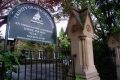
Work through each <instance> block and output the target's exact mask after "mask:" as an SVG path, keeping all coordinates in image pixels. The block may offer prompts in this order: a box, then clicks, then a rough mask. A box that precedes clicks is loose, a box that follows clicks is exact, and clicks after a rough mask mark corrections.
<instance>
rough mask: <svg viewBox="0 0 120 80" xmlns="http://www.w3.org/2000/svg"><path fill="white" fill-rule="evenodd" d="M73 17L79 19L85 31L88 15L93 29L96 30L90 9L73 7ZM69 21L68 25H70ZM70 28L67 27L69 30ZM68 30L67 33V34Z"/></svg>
mask: <svg viewBox="0 0 120 80" xmlns="http://www.w3.org/2000/svg"><path fill="white" fill-rule="evenodd" d="M71 15H74V17H75V18H76V19H77V21H78V23H79V25H80V27H81V28H82V29H84V26H85V22H86V18H87V15H88V16H89V18H90V22H91V24H92V27H93V28H94V26H93V22H92V19H91V15H90V11H89V8H84V9H78V8H75V7H71ZM69 21H70V20H69ZM69 21H68V24H69ZM68 27H69V26H67V29H68ZM67 29H66V33H67Z"/></svg>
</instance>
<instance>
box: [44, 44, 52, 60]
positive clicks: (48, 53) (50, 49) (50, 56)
mask: <svg viewBox="0 0 120 80" xmlns="http://www.w3.org/2000/svg"><path fill="white" fill-rule="evenodd" d="M44 50H45V52H46V53H47V58H48V59H50V58H52V57H53V53H54V46H53V45H50V44H49V45H46V46H44Z"/></svg>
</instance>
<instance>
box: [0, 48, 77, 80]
mask: <svg viewBox="0 0 120 80" xmlns="http://www.w3.org/2000/svg"><path fill="white" fill-rule="evenodd" d="M23 52H24V53H23V54H24V55H22V58H20V64H19V65H14V67H15V68H16V72H13V71H8V72H7V74H6V75H5V76H7V77H10V79H11V80H75V70H74V58H73V57H70V56H68V55H64V56H62V57H60V56H58V55H57V56H56V53H55V55H53V57H51V58H46V52H45V51H39V52H38V54H37V53H36V54H35V51H27V50H25V51H23ZM3 67H4V65H3ZM2 76H4V75H2ZM3 78H4V77H3ZM3 78H2V79H1V80H4V79H3Z"/></svg>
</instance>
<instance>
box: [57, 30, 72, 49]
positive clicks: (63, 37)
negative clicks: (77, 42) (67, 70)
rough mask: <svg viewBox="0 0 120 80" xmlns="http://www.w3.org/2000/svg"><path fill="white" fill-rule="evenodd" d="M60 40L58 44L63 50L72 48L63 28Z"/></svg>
mask: <svg viewBox="0 0 120 80" xmlns="http://www.w3.org/2000/svg"><path fill="white" fill-rule="evenodd" d="M58 39H59V43H58V44H59V45H60V47H61V48H68V47H69V46H70V42H69V41H68V37H67V35H65V32H64V30H63V28H61V31H60V35H59V37H58Z"/></svg>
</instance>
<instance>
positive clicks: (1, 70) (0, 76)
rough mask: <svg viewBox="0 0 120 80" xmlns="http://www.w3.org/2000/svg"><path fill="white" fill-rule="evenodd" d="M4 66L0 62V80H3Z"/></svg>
mask: <svg viewBox="0 0 120 80" xmlns="http://www.w3.org/2000/svg"><path fill="white" fill-rule="evenodd" d="M4 73H5V65H4V62H3V61H0V80H4V75H5V74H4Z"/></svg>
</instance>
